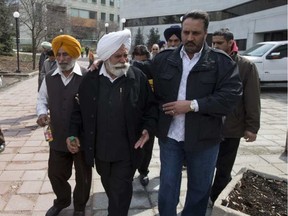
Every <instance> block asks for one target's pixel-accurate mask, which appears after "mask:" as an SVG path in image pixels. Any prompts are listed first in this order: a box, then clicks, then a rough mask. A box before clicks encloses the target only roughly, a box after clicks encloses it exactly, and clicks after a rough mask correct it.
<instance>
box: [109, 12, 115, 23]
mask: <svg viewBox="0 0 288 216" xmlns="http://www.w3.org/2000/svg"><path fill="white" fill-rule="evenodd" d="M109 20H110V21H112V22H113V21H114V14H110V15H109Z"/></svg>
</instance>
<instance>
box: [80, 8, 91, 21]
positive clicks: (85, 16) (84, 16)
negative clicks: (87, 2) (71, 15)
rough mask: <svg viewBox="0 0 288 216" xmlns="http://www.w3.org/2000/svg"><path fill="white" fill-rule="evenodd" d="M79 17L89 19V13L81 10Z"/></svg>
mask: <svg viewBox="0 0 288 216" xmlns="http://www.w3.org/2000/svg"><path fill="white" fill-rule="evenodd" d="M79 17H81V18H87V19H88V18H89V11H86V10H79Z"/></svg>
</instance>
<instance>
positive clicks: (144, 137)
mask: <svg viewBox="0 0 288 216" xmlns="http://www.w3.org/2000/svg"><path fill="white" fill-rule="evenodd" d="M148 140H149V133H148V131H147V130H146V129H144V130H143V131H142V135H141V137H140V138H139V140H138V141H137V142H136V144H135V145H134V148H135V149H137V148H139V147H140V148H143V146H144V144H145V143H146V142H147V141H148Z"/></svg>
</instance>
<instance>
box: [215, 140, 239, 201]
mask: <svg viewBox="0 0 288 216" xmlns="http://www.w3.org/2000/svg"><path fill="white" fill-rule="evenodd" d="M239 143H240V138H225V139H224V140H223V141H222V142H221V143H220V149H219V153H218V158H217V164H216V174H215V178H214V182H213V185H212V188H211V193H210V198H211V200H212V202H215V200H216V199H217V197H218V196H219V194H220V193H221V192H222V190H223V189H224V188H225V187H226V185H227V184H228V183H229V182H230V181H231V179H232V177H231V172H232V168H233V165H234V162H235V159H236V155H237V151H238V147H239Z"/></svg>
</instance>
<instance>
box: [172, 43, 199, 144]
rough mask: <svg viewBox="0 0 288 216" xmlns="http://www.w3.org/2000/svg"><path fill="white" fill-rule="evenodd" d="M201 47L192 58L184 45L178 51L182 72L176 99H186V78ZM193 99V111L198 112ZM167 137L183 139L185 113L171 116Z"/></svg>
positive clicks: (197, 59) (196, 59) (197, 57)
mask: <svg viewBox="0 0 288 216" xmlns="http://www.w3.org/2000/svg"><path fill="white" fill-rule="evenodd" d="M202 49H203V48H202ZM202 49H201V50H200V52H198V53H195V54H194V56H193V58H192V59H190V58H189V56H188V55H187V53H186V52H185V50H184V46H183V47H182V49H181V51H180V56H181V58H182V64H183V73H182V77H181V82H180V86H179V90H178V97H177V101H179V100H186V89H187V88H186V86H187V78H188V75H189V73H190V71H191V70H192V68H193V67H194V66H195V64H196V63H197V62H198V61H199V59H200V56H201V52H202ZM193 101H194V104H195V105H196V108H195V111H194V112H198V110H199V107H198V103H197V101H196V100H193ZM168 137H169V138H171V139H174V140H176V141H178V142H180V141H185V114H177V115H175V116H174V117H173V119H172V122H171V125H170V128H169V131H168Z"/></svg>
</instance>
